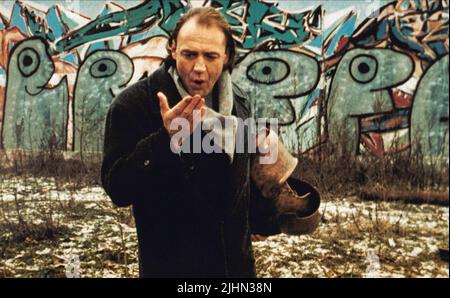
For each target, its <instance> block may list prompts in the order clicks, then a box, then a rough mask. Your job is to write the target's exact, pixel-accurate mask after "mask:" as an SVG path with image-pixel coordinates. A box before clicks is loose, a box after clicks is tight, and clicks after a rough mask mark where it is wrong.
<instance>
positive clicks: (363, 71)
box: [350, 55, 378, 84]
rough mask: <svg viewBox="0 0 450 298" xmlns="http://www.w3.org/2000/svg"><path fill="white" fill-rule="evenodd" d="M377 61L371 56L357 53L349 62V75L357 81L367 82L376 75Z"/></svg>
mask: <svg viewBox="0 0 450 298" xmlns="http://www.w3.org/2000/svg"><path fill="white" fill-rule="evenodd" d="M377 71H378V61H377V59H375V57H373V56H369V55H359V56H356V57H355V58H353V60H352V62H351V63H350V75H351V76H352V78H353V79H354V80H355V81H356V82H358V83H363V84H366V83H369V82H370V81H372V80H373V79H374V78H375V76H376V75H377Z"/></svg>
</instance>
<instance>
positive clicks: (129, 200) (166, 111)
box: [102, 8, 280, 277]
mask: <svg viewBox="0 0 450 298" xmlns="http://www.w3.org/2000/svg"><path fill="white" fill-rule="evenodd" d="M167 47H168V52H169V57H168V59H166V61H165V62H164V63H163V65H162V66H161V67H160V68H159V69H158V70H156V71H155V72H154V73H153V74H152V75H151V76H150V77H148V78H147V79H145V80H141V81H139V82H137V83H136V84H134V85H132V86H130V87H128V88H127V89H126V90H125V91H123V92H122V93H121V94H120V95H119V96H118V97H117V98H116V99H115V100H114V102H113V103H112V105H111V107H110V110H109V112H108V118H107V123H106V130H105V144H104V160H103V164H102V184H103V187H104V188H105V190H106V192H107V194H108V195H109V196H110V198H111V199H112V201H113V202H114V203H115V204H116V205H118V206H129V205H132V206H133V212H134V216H135V220H136V229H137V234H138V239H139V261H140V275H141V276H142V277H254V276H255V265H254V258H253V253H252V247H251V238H250V237H251V233H254V234H261V235H270V234H276V233H279V232H280V230H279V227H278V226H277V224H276V223H275V221H273V220H271V218H272V215H273V212H274V210H273V206H272V205H271V204H269V203H268V201H265V200H264V199H262V198H261V196H260V195H258V196H256V195H254V194H258V191H257V190H255V189H254V188H253V184H252V183H251V181H250V175H249V172H250V159H251V155H250V154H248V153H238V152H236V150H234V149H235V148H234V147H233V146H232V147H231V150H225V149H226V148H223V149H224V150H222V152H220V153H215V152H214V153H212V154H206V153H204V152H203V153H200V154H196V153H184V152H181V153H176V152H174V151H173V150H172V149H173V147H172V148H171V140H172V145H177V144H178V145H180V143H183V142H185V141H187V139H186V138H184V139H182V140H181V142H180V143H178V142H175V143H176V144H174V143H173V137H174V135H175V134H176V133H177V131H176V130H173V129H172V128H173V127H172V128H171V123H172V122H173V121H174V120H175V119H180V118H182V119H185V120H186V121H188V123H189V124H190V126H189V127H190V131H189V133H192V132H194V131H195V130H196V129H197V126H199V124H198V123H197V124H196V123H195V121H194V117H193V112H194V111H199V112H200V113H201V115H202V122H205V121H207V120H208V119H209V118H211V117H218V118H222V120H223V119H228V120H231V121H232V122H233V123H237V121H235V120H236V119H237V118H241V119H247V118H248V117H251V113H250V108H249V104H248V101H247V99H246V96H245V94H244V93H243V92H242V91H240V90H239V89H238V87H237V86H235V85H234V84H232V83H231V79H230V72H231V69H232V66H233V59H234V55H235V48H234V42H233V38H232V35H231V30H230V28H229V25H228V23H227V22H226V20H225V19H224V18H223V17H222V16H221V15H220V13H218V12H217V11H215V10H214V9H213V8H194V9H191V10H190V11H189V12H187V13H186V14H185V15H184V16H183V17H182V18H181V20H180V22H179V23H178V25H177V27H176V28H175V30H174V32H173V34H172V36H171V38H170V39H169V42H168V46H167ZM236 131H237V128H236V126H234V127H233V128H232V129H231V130H228V131H225V130H224V131H223V133H224V135H225V136H228V137H234V136H235V133H236ZM202 137H204V134H202ZM187 138H191V139H192V135H188V136H187ZM244 139H246V138H244ZM228 149H229V148H228Z"/></svg>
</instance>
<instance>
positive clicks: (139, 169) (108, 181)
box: [101, 95, 178, 207]
mask: <svg viewBox="0 0 450 298" xmlns="http://www.w3.org/2000/svg"><path fill="white" fill-rule="evenodd" d="M119 96H120V95H119ZM137 122H138V121H137V120H136V115H135V113H132V112H131V111H130V110H129V108H128V107H127V106H125V105H121V104H114V103H113V104H112V105H111V107H110V109H109V111H108V115H107V120H106V127H105V138H104V152H103V153H104V154H103V162H102V168H101V181H102V185H103V188H104V189H105V191H106V193H107V194H108V196H109V197H110V198H111V200H112V201H113V203H114V204H116V205H117V206H121V207H125V206H128V205H130V204H133V203H134V202H135V201H136V200H138V199H139V198H142V197H146V198H147V197H151V194H160V193H163V192H164V188H165V185H166V183H167V184H168V183H169V182H170V180H171V179H172V177H171V175H173V171H170V169H171V167H172V165H171V163H173V162H176V157H178V156H177V155H176V154H173V153H172V152H171V150H170V142H169V135H168V133H167V131H166V130H165V128H164V127H163V126H162V127H160V128H159V129H158V130H156V131H155V132H153V133H151V134H149V135H147V136H145V137H142V135H140V134H141V133H142V128H141V127H140V126H139V123H137Z"/></svg>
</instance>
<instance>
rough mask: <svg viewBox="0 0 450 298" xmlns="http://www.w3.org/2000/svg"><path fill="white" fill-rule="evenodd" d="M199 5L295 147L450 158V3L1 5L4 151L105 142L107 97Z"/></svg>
mask: <svg viewBox="0 0 450 298" xmlns="http://www.w3.org/2000/svg"><path fill="white" fill-rule="evenodd" d="M193 6H212V7H214V8H216V9H217V10H218V11H220V12H221V13H222V14H223V15H224V16H225V17H226V18H227V20H228V22H229V23H230V24H231V28H232V30H233V36H234V39H235V42H236V45H237V47H238V58H237V61H236V67H235V69H234V70H233V79H234V80H235V81H236V82H237V83H238V84H239V85H240V86H241V87H242V89H244V90H245V91H246V92H247V93H248V94H249V95H250V99H251V105H252V107H253V111H254V114H255V116H256V117H267V118H278V121H279V124H280V134H281V136H282V138H283V141H284V143H285V144H286V145H287V147H288V148H289V149H290V150H291V151H292V152H295V153H297V152H298V153H307V152H312V151H314V150H315V149H317V148H320V146H322V145H324V144H327V143H329V144H341V145H344V146H346V147H347V148H348V149H349V150H351V151H350V152H353V153H354V154H363V153H365V152H369V153H370V154H375V155H378V156H379V155H381V154H383V153H395V152H400V151H404V150H421V152H424V153H425V154H426V155H431V156H433V155H442V154H445V156H448V143H449V141H448V112H449V108H448V96H449V95H448V76H449V73H448V52H449V38H448V13H449V11H448V0H398V1H384V0H383V1H382V0H356V1H268V0H267V1H262V0H260V1H257V0H248V1H243V0H231V1H230V0H228V1H226V0H206V1H187V0H171V1H163V0H147V1H120V0H118V1H114V2H110V1H77V0H51V1H50V0H46V1H38V0H34V1H19V0H16V1H2V2H1V3H0V130H1V134H0V146H1V148H3V149H15V148H23V149H32V150H33V149H37V150H39V149H41V150H42V149H46V148H48V147H49V146H52V147H53V148H57V149H63V150H69V151H71V150H75V151H79V150H84V151H91V152H99V151H101V150H102V134H103V129H104V128H103V127H104V120H105V114H106V111H107V109H108V106H109V104H110V103H111V101H112V99H113V98H114V96H115V95H117V94H118V93H119V92H120V91H121V90H122V89H123V88H125V87H126V86H128V85H130V84H133V83H135V82H136V81H138V80H139V79H142V78H144V77H146V76H148V75H149V74H150V73H152V72H153V71H154V70H155V69H156V68H157V67H158V66H159V64H160V62H161V61H162V59H163V58H164V57H165V56H166V51H165V44H166V41H167V38H168V35H169V34H170V33H171V31H172V30H173V29H174V27H175V24H176V22H177V20H178V19H179V18H180V16H181V15H182V14H183V13H184V12H186V11H187V10H188V9H189V8H190V7H193ZM342 143H343V144H342Z"/></svg>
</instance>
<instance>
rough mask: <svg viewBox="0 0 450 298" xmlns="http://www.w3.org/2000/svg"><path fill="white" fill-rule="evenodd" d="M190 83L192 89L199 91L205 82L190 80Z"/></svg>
mask: <svg viewBox="0 0 450 298" xmlns="http://www.w3.org/2000/svg"><path fill="white" fill-rule="evenodd" d="M191 83H192V84H191V85H192V87H193V88H194V89H199V88H202V87H203V86H204V84H205V83H206V81H205V80H191Z"/></svg>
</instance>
